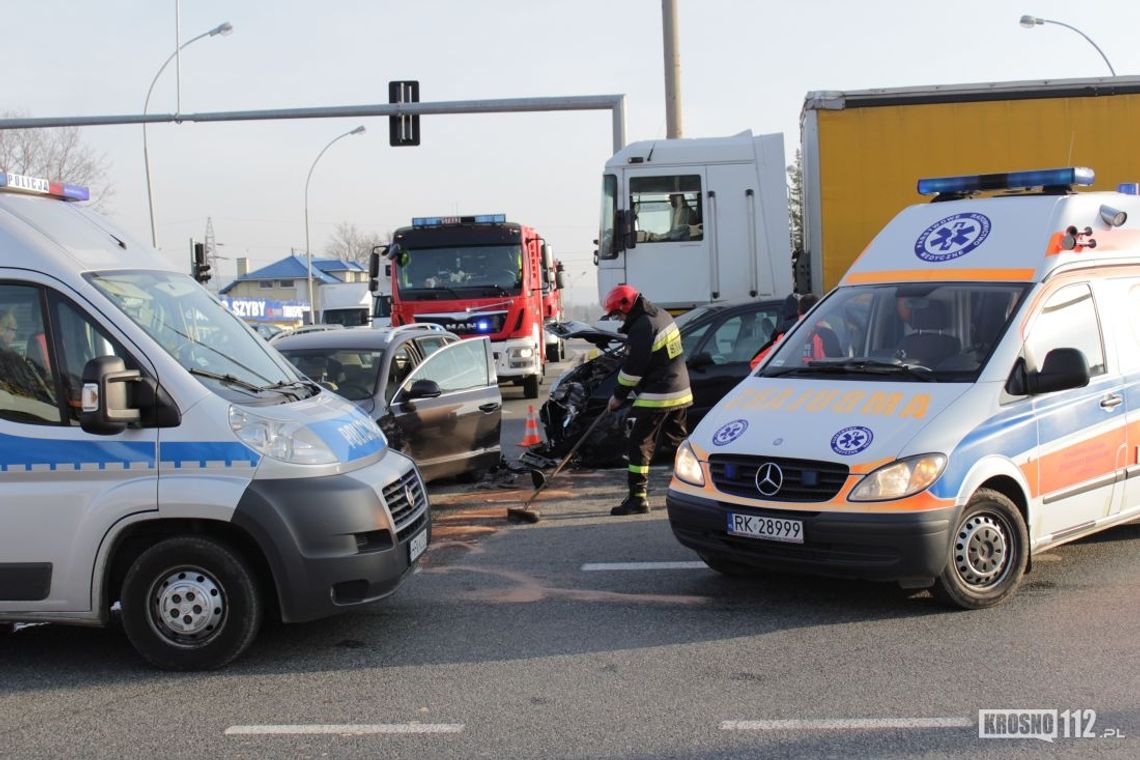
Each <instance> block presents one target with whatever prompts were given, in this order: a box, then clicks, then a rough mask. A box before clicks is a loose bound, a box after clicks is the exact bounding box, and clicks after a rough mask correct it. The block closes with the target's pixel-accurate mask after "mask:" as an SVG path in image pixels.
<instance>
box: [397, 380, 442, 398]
mask: <svg viewBox="0 0 1140 760" xmlns="http://www.w3.org/2000/svg"><path fill="white" fill-rule="evenodd" d="M442 395H443V390H442V389H441V388H440V387H439V383H437V382H436V381H435V380H427V379H423V380H416V381H415V382H414V383H412V384H411V385H410V386H408V390H407V391H405V392H404V396H405V398H407V399H408V400H409V401H411V400H414V399H418V398H439V397H440V396H442Z"/></svg>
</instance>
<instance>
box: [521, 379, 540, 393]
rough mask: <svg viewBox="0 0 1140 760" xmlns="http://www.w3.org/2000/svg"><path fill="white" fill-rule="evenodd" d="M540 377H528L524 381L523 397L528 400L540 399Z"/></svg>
mask: <svg viewBox="0 0 1140 760" xmlns="http://www.w3.org/2000/svg"><path fill="white" fill-rule="evenodd" d="M539 380H541V378H540V377H539V376H538V375H527V376H526V378H525V379H524V380H523V395H524V396H526V397H527V398H538V383H539Z"/></svg>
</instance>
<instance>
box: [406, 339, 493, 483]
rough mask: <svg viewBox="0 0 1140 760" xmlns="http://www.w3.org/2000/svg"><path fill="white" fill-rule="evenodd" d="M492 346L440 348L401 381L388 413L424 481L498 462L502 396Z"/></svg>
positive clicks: (478, 342)
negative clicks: (398, 429)
mask: <svg viewBox="0 0 1140 760" xmlns="http://www.w3.org/2000/svg"><path fill="white" fill-rule="evenodd" d="M494 366H495V365H494V360H493V358H492V356H491V343H490V341H488V340H487V338H471V339H467V340H461V341H459V342H457V343H452V344H450V345H447V346H444V347H442V348H440V349H438V350H437V351H436V352H435V353H433V354H431V355H430V356H429V357H427V358H426V359H425V360H424V361H423V362H422V363H420V365H419V366H417V367H416V368H415V370H414V371H413V372H412V373H411V374H410V375H408V377H407V378H406V379H405V380H404V382H403V383H401V385H400V388H399V389H398V390H397V391H396V395H395V396H394V397H393V399H392V403H391V405H390V407H389V413H390V414H391V415H392V418H393V422H394V423H395V424H396V425H397V426H398V427H399V428H400V432H401V434H402V437H403V440H404V441H405V442H406V443H407V446H406V451H407V453H408V454H409V455H410V456H411V457H412V459H414V460H415V462H416V464H417V465H418V466H419V468H420V472H421V473H422V474H423V476H424V478H425V479H426V480H431V479H434V478H440V477H448V476H452V475H459V474H461V473H475V474H478V473H480V472H482V471H485V470H487V469H490V468H491V467H494V466H495V465H497V464H498V463H499V459H500V445H499V434H500V428H501V426H502V410H503V397H502V395H501V393H500V392H499V386H498V380H497V378H496V376H495V369H494Z"/></svg>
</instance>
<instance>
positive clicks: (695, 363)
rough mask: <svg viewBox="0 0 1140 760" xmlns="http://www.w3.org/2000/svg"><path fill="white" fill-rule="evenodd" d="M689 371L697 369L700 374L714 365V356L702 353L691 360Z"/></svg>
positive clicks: (705, 352)
mask: <svg viewBox="0 0 1140 760" xmlns="http://www.w3.org/2000/svg"><path fill="white" fill-rule="evenodd" d="M688 364H689V369H695V370H697V371H698V372H699V371H701V370H703V369H704V368H705V367H708V366H710V365H712V364H713V358H712V354H710V353H708V352H707V351H702V352H700V353H699V354H697V355H696V356H694V357H692V358H691V359H689V362H688Z"/></svg>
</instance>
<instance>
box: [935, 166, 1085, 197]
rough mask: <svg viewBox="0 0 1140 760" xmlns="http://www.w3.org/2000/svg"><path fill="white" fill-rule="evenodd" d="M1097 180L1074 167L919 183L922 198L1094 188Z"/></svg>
mask: <svg viewBox="0 0 1140 760" xmlns="http://www.w3.org/2000/svg"><path fill="white" fill-rule="evenodd" d="M1095 179H1096V174H1095V173H1094V172H1093V170H1092V169H1089V168H1087V167H1084V166H1070V167H1066V168H1063V169H1037V170H1034V171H1027V172H1002V173H1000V174H970V175H967V176H964V177H933V178H930V179H920V180H919V181H918V193H919V195H938V194H940V193H957V194H964V193H976V192H978V191H980V190H1028V189H1029V188H1033V187H1070V186H1072V185H1091V184H1092V183H1093V182H1094V180H1095Z"/></svg>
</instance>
